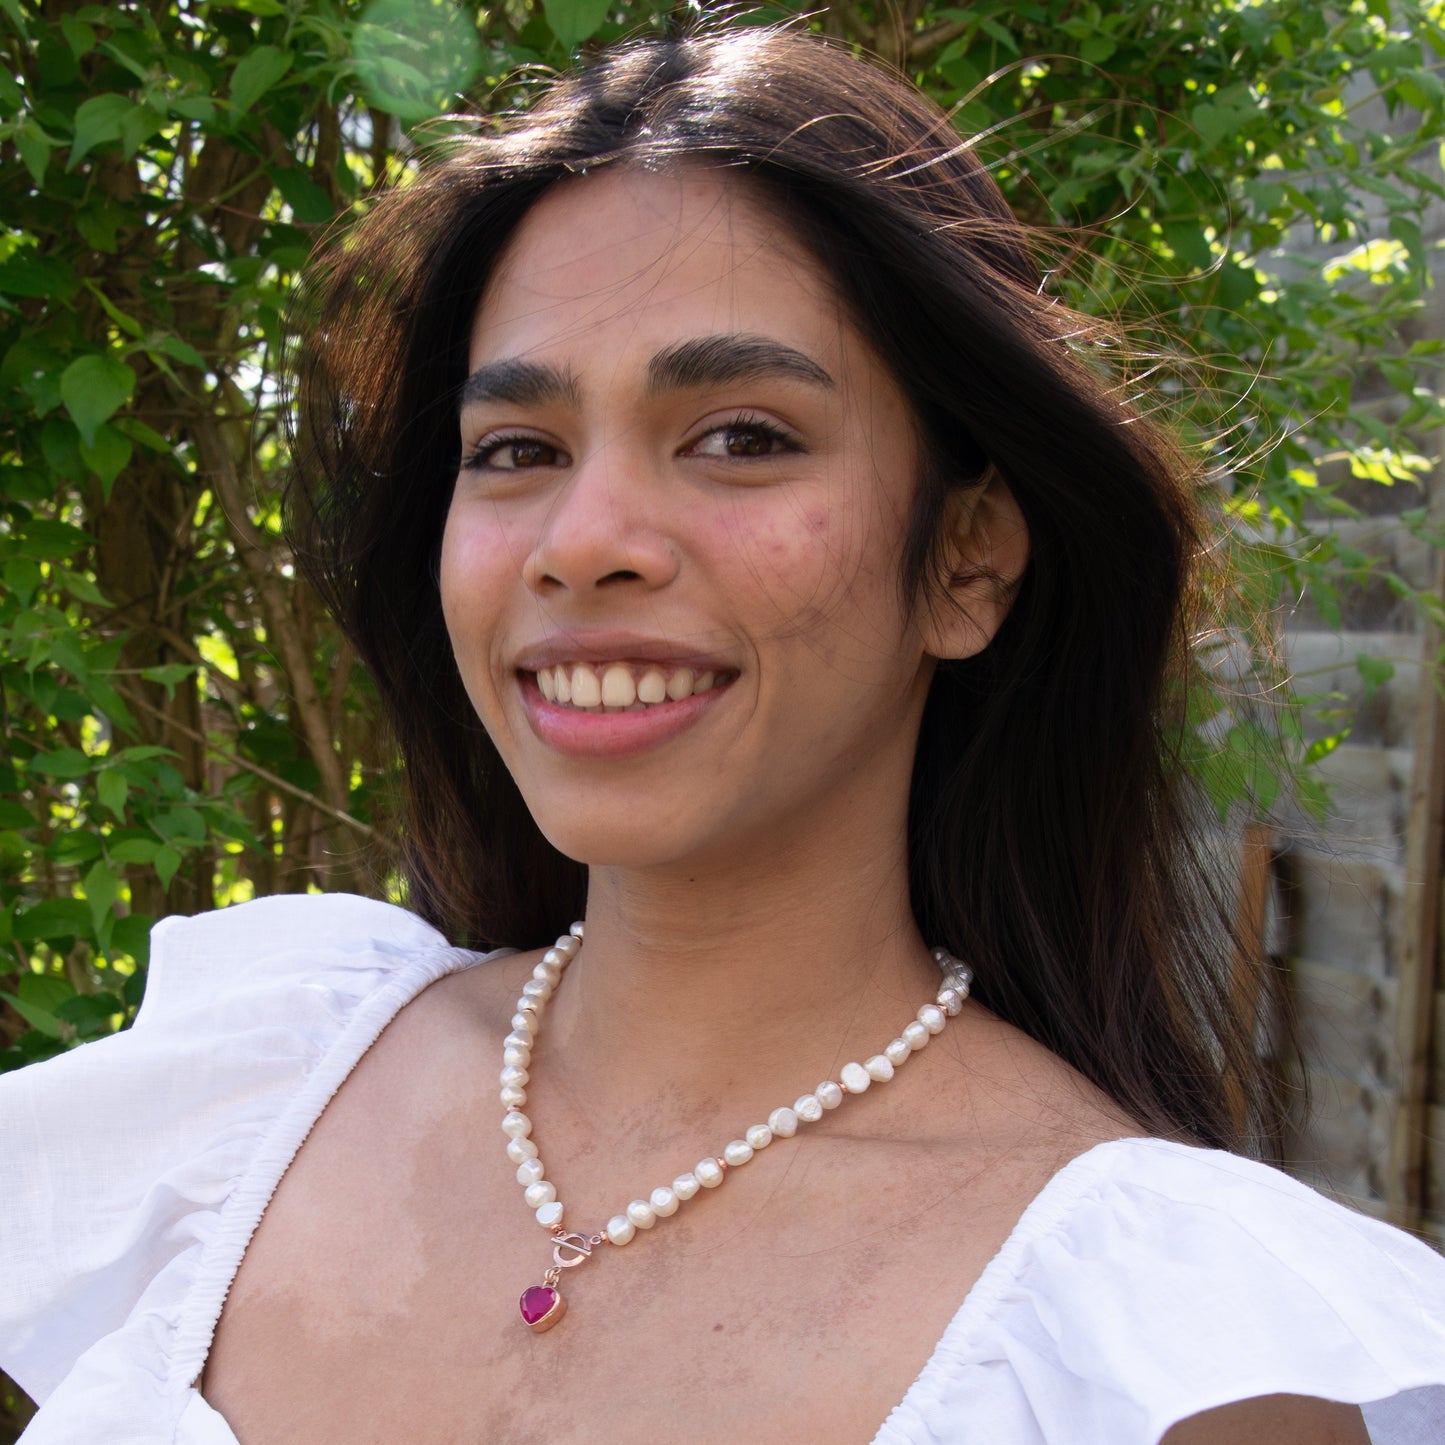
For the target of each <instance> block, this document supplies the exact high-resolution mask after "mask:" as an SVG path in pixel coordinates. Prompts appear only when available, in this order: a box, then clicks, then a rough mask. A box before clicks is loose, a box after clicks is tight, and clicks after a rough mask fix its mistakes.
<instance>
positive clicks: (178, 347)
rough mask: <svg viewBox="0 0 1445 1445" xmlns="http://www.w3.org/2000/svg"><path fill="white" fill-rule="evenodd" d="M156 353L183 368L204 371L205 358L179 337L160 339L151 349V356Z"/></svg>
mask: <svg viewBox="0 0 1445 1445" xmlns="http://www.w3.org/2000/svg"><path fill="white" fill-rule="evenodd" d="M157 352H159V353H160V354H161V355H162V356H169V357H170V359H171V360H172V361H179V362H180V363H181V364H182V365H183V366H194V367H195V368H196V369H197V370H199V371H205V369H206V358H205V357H204V356H202V355H201V353H200V352H199V351H197V350H196V348H195V347H194V346H192V345H191V344H190V342H189V341H182V340H181V338H180V337H179V336H163V337H161V339H160V340H159V341H157V342H155V343H154V345H153V346H152V347H151V354H152V355H155V354H156V353H157Z"/></svg>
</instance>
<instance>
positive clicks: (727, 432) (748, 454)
mask: <svg viewBox="0 0 1445 1445" xmlns="http://www.w3.org/2000/svg"><path fill="white" fill-rule="evenodd" d="M798 450H799V447H798V446H797V445H796V444H795V443H793V442H791V441H790V440H789V438H788V436H787V434H786V433H784V432H783V431H782V430H781V429H780V428H778V427H776V426H774V425H773V424H772V423H771V422H767V421H762V420H750V419H748V418H744V417H739V418H738V419H737V420H736V421H732V422H728V423H726V424H724V425H723V426H716V427H714V428H713V429H712V430H711V431H709V432H706V433H704V434H703V435H702V436H700V437H699V438H698V439H697V441H695V442H693V444H692V445H691V446H690V447H689V448H688V452H689V454H690V455H692V456H696V457H733V458H735V459H737V460H739V461H757V460H759V459H761V458H765V457H775V456H777V455H778V453H779V452H791V451H798Z"/></svg>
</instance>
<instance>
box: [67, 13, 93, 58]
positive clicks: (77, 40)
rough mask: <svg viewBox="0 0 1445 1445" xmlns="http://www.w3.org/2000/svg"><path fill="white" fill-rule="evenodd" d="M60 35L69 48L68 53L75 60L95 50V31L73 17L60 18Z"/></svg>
mask: <svg viewBox="0 0 1445 1445" xmlns="http://www.w3.org/2000/svg"><path fill="white" fill-rule="evenodd" d="M60 33H61V34H62V35H64V36H65V43H66V44H67V45H68V46H69V47H70V53H71V54H72V55H73V56H75V58H76V59H77V60H79V59H80V58H81V56H82V55H88V54H89V53H90V51H91V50H93V49H94V48H95V31H94V30H92V29H91V27H90V26H89V25H87V24H86V23H85V22H84V21H83V20H77V19H76V18H75V17H74V16H73V15H62V16H61V17H60Z"/></svg>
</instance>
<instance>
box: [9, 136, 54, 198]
mask: <svg viewBox="0 0 1445 1445" xmlns="http://www.w3.org/2000/svg"><path fill="white" fill-rule="evenodd" d="M54 148H55V142H54V141H52V140H51V139H50V137H49V136H48V135H46V134H45V132H44V131H43V130H42V129H41V128H40V126H39V125H37V124H36V123H35V122H34V121H33V120H30V121H26V123H25V124H24V125H23V126H22V127H21V128H20V130H19V131H18V132H17V134H16V136H15V149H16V150H17V151H19V152H20V159H21V160H22V161H24V162H25V169H26V170H27V171H29V172H30V179H31V180H32V181H34V182H35V184H36V186H37V188H38V187H40V186H43V185H44V184H45V172H46V170H47V168H48V167H49V165H50V152H51V151H52V150H53V149H54Z"/></svg>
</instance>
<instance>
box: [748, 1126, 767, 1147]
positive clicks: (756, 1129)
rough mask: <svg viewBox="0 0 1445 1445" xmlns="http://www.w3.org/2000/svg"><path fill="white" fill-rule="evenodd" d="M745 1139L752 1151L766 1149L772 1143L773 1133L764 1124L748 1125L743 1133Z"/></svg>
mask: <svg viewBox="0 0 1445 1445" xmlns="http://www.w3.org/2000/svg"><path fill="white" fill-rule="evenodd" d="M743 1138H745V1139H746V1140H747V1141H748V1143H749V1144H750V1145H751V1146H752V1148H753V1149H755V1150H757V1149H766V1148H767V1147H768V1145H769V1144H771V1143H772V1142H773V1131H772V1130H771V1129H769V1128H768V1126H767V1125H766V1124H749V1125H748V1127H747V1128H746V1129H745V1130H744V1131H743Z"/></svg>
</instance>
